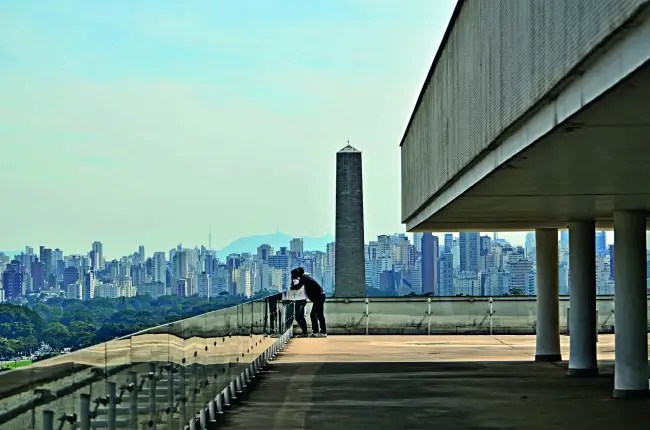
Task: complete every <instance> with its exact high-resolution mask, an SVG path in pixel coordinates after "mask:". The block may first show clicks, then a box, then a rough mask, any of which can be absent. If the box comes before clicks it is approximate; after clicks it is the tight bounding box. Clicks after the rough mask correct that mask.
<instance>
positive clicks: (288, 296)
mask: <svg viewBox="0 0 650 430" xmlns="http://www.w3.org/2000/svg"><path fill="white" fill-rule="evenodd" d="M292 273H293V272H292ZM292 281H293V280H292ZM284 300H288V301H290V302H293V307H294V311H293V315H294V318H295V320H296V322H297V323H298V325H299V326H300V329H301V330H302V333H300V334H299V335H298V336H297V337H307V334H308V333H307V320H306V319H305V306H306V305H307V295H306V294H305V289H304V288H303V287H298V288H293V284H292V287H291V288H290V289H289V291H287V292H285V293H284Z"/></svg>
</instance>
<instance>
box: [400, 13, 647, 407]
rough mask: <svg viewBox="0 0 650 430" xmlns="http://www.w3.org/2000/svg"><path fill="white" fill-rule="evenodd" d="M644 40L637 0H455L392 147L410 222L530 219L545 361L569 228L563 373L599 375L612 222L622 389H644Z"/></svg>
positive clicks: (552, 356) (480, 227)
mask: <svg viewBox="0 0 650 430" xmlns="http://www.w3.org/2000/svg"><path fill="white" fill-rule="evenodd" d="M540 16H543V17H544V18H543V19H540V18H539V17H540ZM503 29H507V31H505V32H504V30H503ZM649 39H650V13H648V1H646V0H626V1H609V0H592V1H589V2H587V1H557V2H536V1H532V0H522V1H518V2H494V3H489V5H487V3H486V2H469V1H460V2H458V3H457V6H456V9H455V11H454V14H453V16H452V20H451V22H450V24H449V28H448V29H447V32H446V33H445V35H444V37H443V41H442V43H441V45H440V48H439V50H438V53H437V54H436V56H435V58H434V61H433V64H432V66H431V69H430V71H429V73H428V75H427V77H426V80H425V82H424V85H423V87H422V91H421V93H420V96H419V98H418V100H417V102H416V105H415V108H414V110H413V113H412V115H411V118H410V120H409V123H408V125H407V127H406V131H405V133H404V136H403V138H402V141H401V151H402V220H403V222H404V223H405V224H406V226H407V229H408V230H410V231H413V230H418V231H457V230H465V231H494V230H509V229H511V230H530V229H535V254H536V279H537V280H536V284H537V304H538V312H537V315H538V318H537V323H536V330H537V345H536V359H537V360H540V361H541V360H546V361H554V360H559V359H561V351H560V342H559V328H558V327H559V324H558V319H559V310H558V309H559V307H558V300H559V295H558V293H559V291H558V290H559V279H558V272H559V271H558V262H559V258H558V240H557V237H558V229H560V230H565V229H568V230H569V232H570V233H569V234H568V240H567V239H566V238H565V236H564V235H565V234H566V233H565V231H563V232H562V237H561V248H565V247H568V249H569V250H570V256H571V258H570V261H569V264H570V268H569V271H568V272H569V273H568V276H569V287H570V308H571V314H570V318H571V321H570V326H571V337H570V354H569V366H568V367H569V370H568V373H569V374H570V375H572V376H592V375H595V374H597V373H598V363H597V361H596V334H595V330H596V323H595V320H596V313H595V309H596V306H595V300H596V285H595V284H596V274H595V267H596V265H595V255H596V244H595V243H594V242H595V231H596V228H598V229H604V228H613V229H614V235H615V237H616V255H615V257H614V266H615V274H616V279H615V283H616V285H615V296H616V297H615V302H616V313H615V324H616V334H615V336H616V346H617V347H616V358H615V372H614V392H613V393H614V396H615V397H619V398H626V397H636V396H646V395H648V373H647V372H648V347H647V345H648V343H647V342H648V326H647V324H648V317H647V307H646V294H647V289H646V272H647V267H646V251H645V249H646V237H645V236H646V226H647V224H648V221H649V217H648V214H650V169H648V165H650V151H648V135H650V124H649V123H648V121H647V116H648V110H647V103H648V99H649V98H650V43H648V40H649ZM495 76H496V77H498V79H495ZM567 242H568V243H567ZM600 249H601V251H602V244H601V245H600ZM462 254H463V252H461V255H462ZM462 258H463V257H462V256H461V259H462ZM461 265H462V263H461ZM522 272H523V271H522ZM512 282H513V281H511V283H512Z"/></svg>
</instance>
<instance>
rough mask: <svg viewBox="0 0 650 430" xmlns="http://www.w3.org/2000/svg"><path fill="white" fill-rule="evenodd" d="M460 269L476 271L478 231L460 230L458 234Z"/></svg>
mask: <svg viewBox="0 0 650 430" xmlns="http://www.w3.org/2000/svg"><path fill="white" fill-rule="evenodd" d="M458 241H459V248H460V267H459V268H460V270H461V271H462V272H476V273H478V256H479V252H480V251H479V233H476V232H461V233H460V235H459V239H458Z"/></svg>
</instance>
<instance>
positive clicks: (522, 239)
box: [0, 230, 650, 257]
mask: <svg viewBox="0 0 650 430" xmlns="http://www.w3.org/2000/svg"><path fill="white" fill-rule="evenodd" d="M562 231H564V230H560V231H559V232H558V238H559V237H560V235H561V232H562ZM599 231H600V230H599ZM603 231H604V232H605V233H606V241H607V244H613V243H614V236H613V231H606V230H603ZM430 233H432V234H433V235H434V236H437V237H438V238H439V240H440V241H442V239H443V237H444V235H445V234H448V233H449V232H430ZM477 233H479V234H480V235H490V236H492V235H493V234H494V233H497V234H498V236H499V237H500V238H503V239H505V240H507V241H508V242H509V243H511V244H512V245H514V246H525V244H526V235H527V234H528V233H530V231H520V232H512V231H508V232H477ZM273 234H276V235H282V236H286V237H292V238H302V239H305V240H307V239H313V240H317V241H323V243H324V244H323V246H322V247H319V248H314V249H313V250H314V251H317V250H324V249H325V245H326V243H327V242H333V241H334V236H333V235H332V234H326V235H324V236H322V237H310V236H304V235H291V234H287V233H285V232H281V231H276V232H275V233H272V234H260V235H250V236H243V237H239V238H236V239H234V240H232V241H231V242H229V243H228V244H226V245H225V246H223V247H221V248H216V247H214V246H213V247H212V248H209V247H208V245H209V240H210V238H209V233H208V234H206V240H205V243H198V244H188V243H185V242H184V241H175V242H174V241H172V242H170V243H169V244H168V245H167V246H163V247H162V248H161V250H162V249H171V248H174V247H176V246H177V245H179V244H181V245H184V246H187V247H189V248H201V247H205V248H206V249H208V250H211V251H214V252H216V253H222V251H223V250H226V249H227V248H228V247H229V246H231V245H232V244H234V243H236V242H238V241H242V240H245V239H254V238H256V237H259V236H271V235H273ZM382 234H388V235H394V234H406V235H408V236H409V237H410V238H412V237H413V235H414V234H415V233H413V232H406V231H393V232H391V233H379V234H377V235H375V236H371V237H369V238H368V237H366V240H365V241H364V243H366V244H367V243H369V242H370V241H372V240H374V239H375V238H376V237H377V236H380V235H382ZM451 234H452V235H453V236H454V238H457V237H458V236H459V232H451ZM366 236H368V235H366ZM646 237H647V244H648V246H649V247H650V232H648V233H647V235H646ZM93 240H99V241H100V242H102V244H104V246H105V247H106V248H108V249H110V247H108V246H107V243H110V241H106V240H101V238H98V239H93ZM324 240H327V241H324ZM213 241H214V238H213ZM91 243H92V240H91ZM133 244H134V245H133V246H130V247H129V248H128V249H125V250H120V251H112V252H110V255H113V254H114V255H115V256H118V257H119V256H123V255H126V254H128V253H129V252H132V251H133V250H134V249H137V248H138V246H140V245H142V243H141V242H138V241H133ZM40 245H42V244H41V243H34V244H22V245H20V246H19V247H18V248H9V247H3V246H2V243H0V252H4V253H8V255H14V254H19V253H21V252H24V251H25V247H36V248H37V247H38V246H40ZM46 246H50V247H51V246H53V245H52V244H47V245H46ZM144 246H145V247H147V249H149V248H150V247H149V246H147V245H146V244H145V245H144ZM56 247H57V246H56V244H54V248H56ZM85 247H87V246H86V245H82V247H81V248H80V249H74V250H72V251H69V252H70V254H72V255H77V254H83V253H85V252H87V251H86V250H84V248H85ZM61 249H63V248H61ZM649 249H650V248H649ZM241 252H252V251H250V250H249V251H241ZM224 255H225V254H224Z"/></svg>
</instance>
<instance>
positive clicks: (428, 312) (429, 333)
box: [427, 297, 431, 336]
mask: <svg viewBox="0 0 650 430" xmlns="http://www.w3.org/2000/svg"><path fill="white" fill-rule="evenodd" d="M427 335H428V336H431V297H429V298H427Z"/></svg>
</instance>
